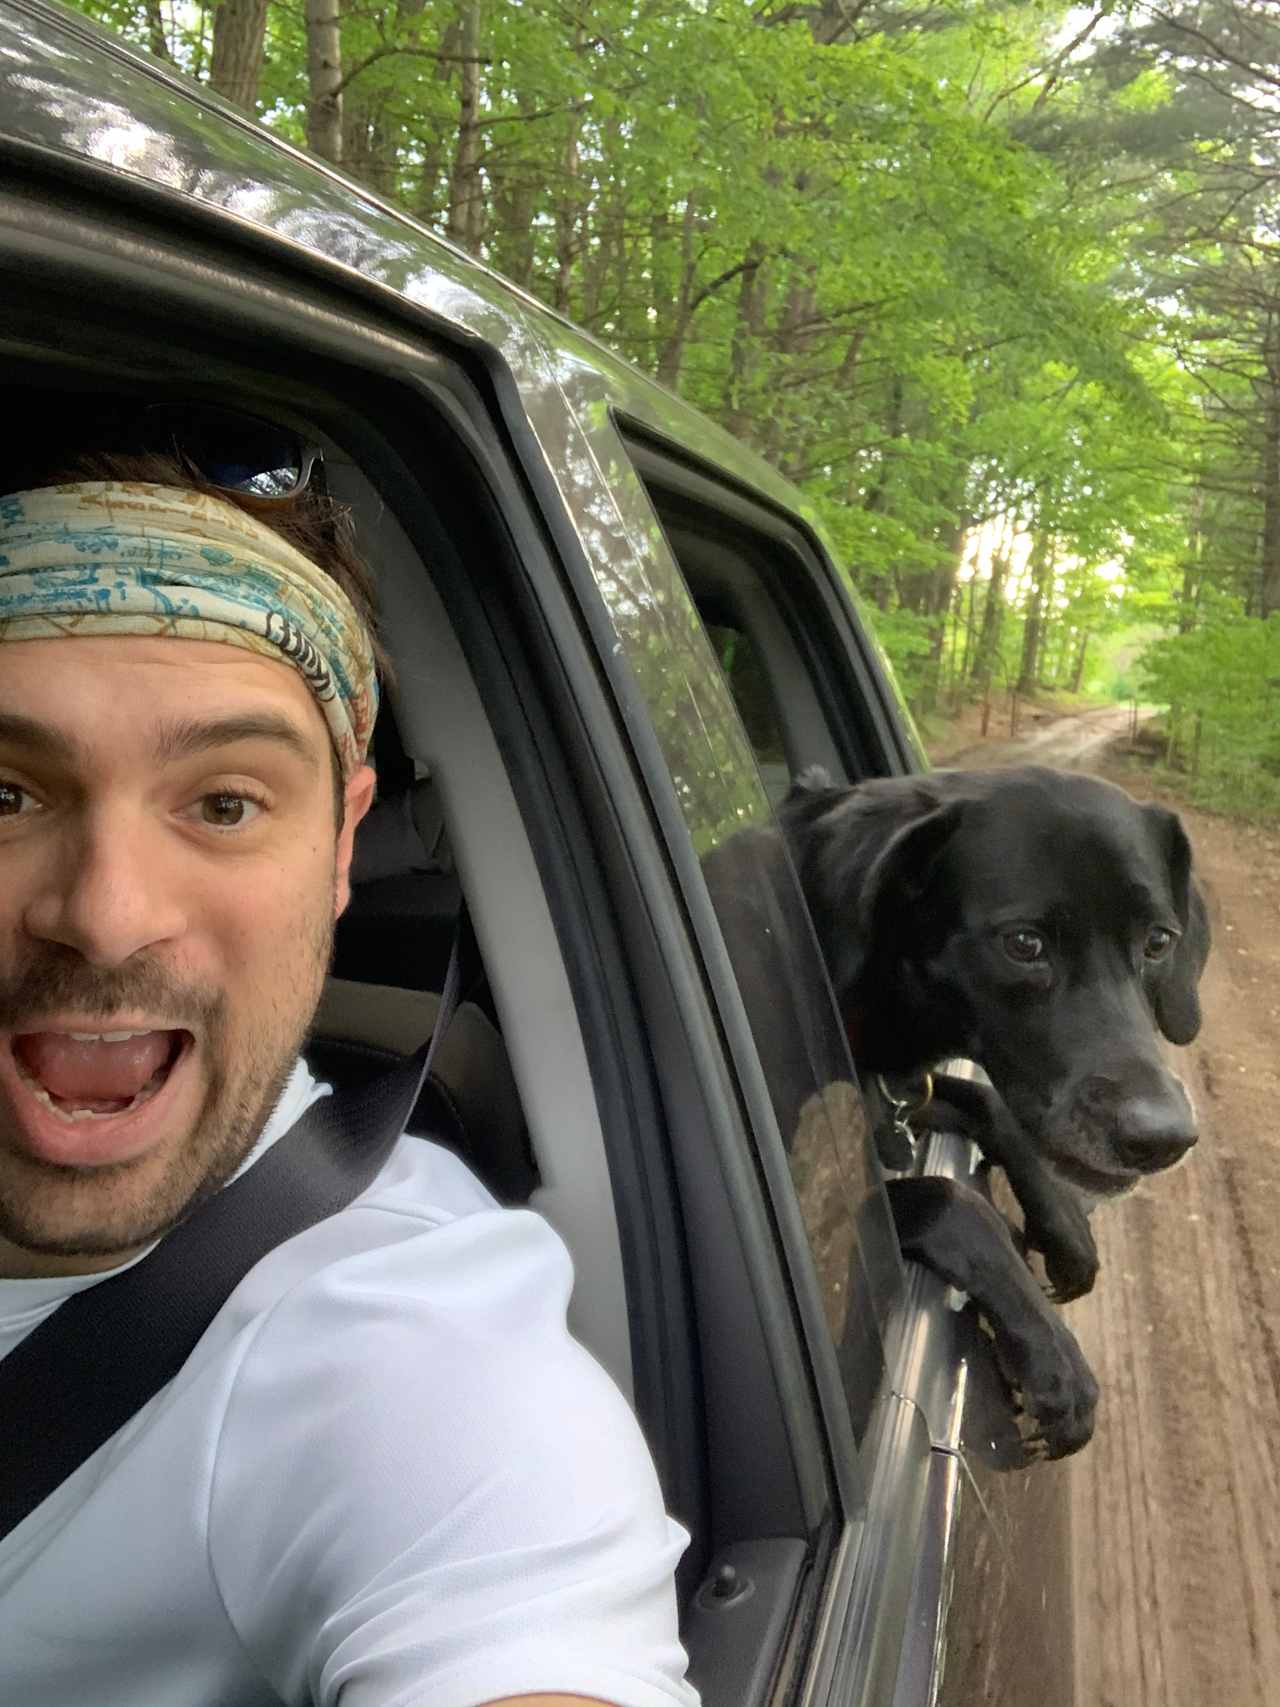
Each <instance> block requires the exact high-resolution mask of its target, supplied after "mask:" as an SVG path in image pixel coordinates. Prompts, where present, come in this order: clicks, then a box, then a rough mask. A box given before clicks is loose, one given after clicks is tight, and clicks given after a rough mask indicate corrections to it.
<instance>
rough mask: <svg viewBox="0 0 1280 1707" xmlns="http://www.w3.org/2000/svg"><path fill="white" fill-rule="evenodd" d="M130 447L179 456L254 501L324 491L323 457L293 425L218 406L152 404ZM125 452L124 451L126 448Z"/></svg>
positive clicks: (137, 422)
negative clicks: (311, 489)
mask: <svg viewBox="0 0 1280 1707" xmlns="http://www.w3.org/2000/svg"><path fill="white" fill-rule="evenodd" d="M126 436H127V438H128V439H129V440H130V443H129V445H128V448H129V449H131V450H136V451H141V452H151V453H154V454H156V455H159V456H176V457H177V458H178V459H179V460H180V461H181V462H184V463H186V464H187V465H188V467H190V468H192V469H194V470H195V471H196V473H197V474H199V475H200V476H201V478H202V479H204V480H206V481H208V483H209V485H210V486H217V487H220V488H221V489H222V490H223V491H226V492H243V493H246V494H248V495H249V496H252V497H255V498H293V497H296V496H297V495H298V493H300V492H304V491H306V490H307V488H308V487H311V486H314V489H315V490H317V491H319V492H323V491H324V474H323V469H324V458H323V455H322V453H321V451H320V449H319V447H318V446H316V445H312V444H308V443H307V442H306V440H305V439H303V438H302V436H301V435H300V434H299V433H297V432H295V431H294V429H293V428H292V427H283V426H281V425H280V424H279V423H278V422H276V421H267V420H264V419H263V418H262V416H260V415H250V414H247V413H245V412H244V411H243V410H240V409H225V408H223V407H221V406H220V405H218V404H213V403H150V404H148V405H147V406H146V407H145V408H143V409H142V410H140V411H139V413H138V414H137V415H136V416H135V417H134V419H133V421H132V423H131V425H130V429H129V431H128V433H127V435H126ZM121 448H122V449H123V448H125V447H124V446H121Z"/></svg>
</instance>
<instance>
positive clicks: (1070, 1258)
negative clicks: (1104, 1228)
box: [1023, 1191, 1098, 1304]
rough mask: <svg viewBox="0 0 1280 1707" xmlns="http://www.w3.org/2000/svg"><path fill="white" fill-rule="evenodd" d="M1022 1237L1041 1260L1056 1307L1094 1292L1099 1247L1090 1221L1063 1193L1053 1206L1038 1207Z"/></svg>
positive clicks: (1045, 1204)
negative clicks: (1038, 1254)
mask: <svg viewBox="0 0 1280 1707" xmlns="http://www.w3.org/2000/svg"><path fill="white" fill-rule="evenodd" d="M1023 1237H1024V1239H1025V1240H1026V1242H1027V1244H1028V1245H1029V1246H1030V1247H1031V1249H1032V1250H1036V1251H1039V1252H1040V1254H1041V1255H1042V1256H1043V1258H1044V1270H1045V1273H1046V1274H1047V1275H1048V1277H1049V1285H1048V1289H1047V1290H1048V1294H1049V1297H1050V1298H1052V1299H1053V1301H1054V1303H1055V1304H1069V1303H1070V1302H1071V1300H1072V1299H1073V1298H1083V1297H1084V1295H1085V1293H1086V1292H1091V1291H1092V1290H1093V1283H1094V1281H1095V1280H1096V1279H1097V1278H1098V1247H1097V1245H1096V1244H1094V1242H1093V1229H1092V1228H1091V1227H1090V1226H1089V1217H1088V1216H1087V1215H1086V1214H1085V1212H1084V1210H1083V1209H1082V1208H1081V1207H1080V1204H1079V1203H1078V1202H1077V1201H1076V1199H1075V1198H1074V1197H1071V1196H1069V1195H1068V1194H1067V1193H1066V1192H1065V1191H1064V1192H1061V1193H1059V1194H1057V1195H1056V1196H1055V1197H1054V1199H1053V1201H1052V1202H1047V1203H1042V1204H1040V1205H1039V1206H1038V1212H1037V1214H1036V1216H1035V1218H1034V1219H1031V1218H1030V1217H1029V1218H1028V1220H1027V1223H1026V1226H1025V1228H1024V1229H1023Z"/></svg>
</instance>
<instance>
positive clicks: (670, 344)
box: [657, 190, 698, 391]
mask: <svg viewBox="0 0 1280 1707" xmlns="http://www.w3.org/2000/svg"><path fill="white" fill-rule="evenodd" d="M697 199H698V198H697V191H696V190H690V191H689V194H688V195H687V196H686V197H685V204H684V213H683V215H682V217H681V221H680V281H679V283H678V284H677V286H676V300H675V306H674V309H673V311H672V320H671V326H670V329H669V330H668V332H667V335H666V337H665V338H664V339H663V340H662V345H661V347H660V349H659V351H658V371H657V378H658V383H659V384H660V385H669V386H670V387H671V389H672V390H673V391H674V390H675V388H676V384H677V382H678V381H679V378H680V364H681V363H682V361H683V360H684V341H685V339H686V338H687V337H688V335H689V322H690V319H691V318H692V312H693V311H692V303H693V277H694V273H695V272H696V270H697V264H698V263H697V258H696V256H695V255H694V248H693V236H694V232H695V231H696V229H697V220H698V216H697Z"/></svg>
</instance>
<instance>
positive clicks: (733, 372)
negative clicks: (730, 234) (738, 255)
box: [725, 243, 765, 439]
mask: <svg viewBox="0 0 1280 1707" xmlns="http://www.w3.org/2000/svg"><path fill="white" fill-rule="evenodd" d="M746 259H747V261H748V263H749V265H748V266H747V267H746V268H745V269H744V270H743V274H742V278H741V280H740V282H739V285H738V315H737V319H736V320H735V322H734V327H733V339H732V342H731V343H730V346H729V373H728V380H727V385H726V394H725V425H726V427H728V429H729V431H730V432H731V433H733V434H734V435H735V436H736V437H737V438H741V439H749V438H750V433H751V425H752V422H753V420H754V411H753V410H752V408H751V406H750V402H749V399H748V395H747V390H748V386H749V384H750V381H751V377H752V375H753V374H754V372H755V368H756V363H757V362H758V360H759V356H760V340H761V336H762V334H763V332H764V305H765V269H764V245H763V244H762V243H753V244H752V245H751V247H750V248H749V249H748V250H747V255H746Z"/></svg>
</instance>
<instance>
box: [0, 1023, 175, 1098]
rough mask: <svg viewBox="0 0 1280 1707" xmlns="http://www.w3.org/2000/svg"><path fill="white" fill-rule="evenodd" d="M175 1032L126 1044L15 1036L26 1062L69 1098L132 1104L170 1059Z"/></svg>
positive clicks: (51, 1089)
mask: <svg viewBox="0 0 1280 1707" xmlns="http://www.w3.org/2000/svg"><path fill="white" fill-rule="evenodd" d="M173 1038H174V1034H173V1032H171V1031H148V1032H145V1033H144V1034H143V1036H141V1037H131V1038H129V1039H128V1041H127V1042H125V1043H77V1042H76V1040H75V1039H74V1038H73V1037H68V1036H67V1035H66V1034H65V1033H63V1032H57V1031H31V1032H27V1033H26V1034H25V1035H24V1036H22V1037H15V1038H14V1040H13V1041H14V1049H15V1052H16V1053H17V1054H18V1056H19V1057H20V1059H21V1061H22V1064H23V1066H24V1067H25V1068H26V1069H27V1071H28V1072H29V1073H30V1074H31V1075H32V1077H33V1078H36V1079H38V1080H39V1081H40V1083H41V1084H42V1085H43V1086H44V1088H45V1090H46V1091H48V1093H49V1095H50V1096H53V1097H60V1098H61V1099H62V1100H63V1101H64V1102H72V1103H76V1104H78V1105H87V1104H89V1103H95V1102H126V1103H127V1102H130V1101H132V1099H133V1098H134V1097H135V1096H137V1094H138V1092H139V1091H140V1090H141V1089H142V1087H143V1085H145V1084H146V1082H147V1080H148V1079H150V1078H151V1076H152V1075H153V1074H154V1073H155V1072H157V1071H158V1069H159V1068H161V1067H163V1066H164V1064H165V1063H166V1061H168V1059H169V1052H170V1050H171V1048H172V1046H173Z"/></svg>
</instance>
